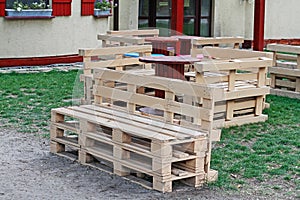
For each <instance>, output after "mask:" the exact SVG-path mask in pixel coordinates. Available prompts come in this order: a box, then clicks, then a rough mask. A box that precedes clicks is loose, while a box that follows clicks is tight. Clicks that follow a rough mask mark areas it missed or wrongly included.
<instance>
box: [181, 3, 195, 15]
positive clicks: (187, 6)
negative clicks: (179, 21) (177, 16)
mask: <svg viewBox="0 0 300 200" xmlns="http://www.w3.org/2000/svg"><path fill="white" fill-rule="evenodd" d="M195 5H196V2H195V0H184V15H185V16H186V15H195V14H196V13H195V12H196V10H195Z"/></svg>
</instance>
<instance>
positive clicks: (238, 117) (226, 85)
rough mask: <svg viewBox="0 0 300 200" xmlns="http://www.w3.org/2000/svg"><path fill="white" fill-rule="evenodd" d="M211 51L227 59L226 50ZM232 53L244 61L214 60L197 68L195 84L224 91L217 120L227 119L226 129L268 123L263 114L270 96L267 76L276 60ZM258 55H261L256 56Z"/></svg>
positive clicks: (239, 52) (210, 49)
mask: <svg viewBox="0 0 300 200" xmlns="http://www.w3.org/2000/svg"><path fill="white" fill-rule="evenodd" d="M205 48H207V47H205ZM207 49H208V51H210V52H213V50H214V49H216V50H217V53H215V55H219V56H220V55H221V57H222V58H223V59H224V58H225V56H224V55H226V51H227V50H226V49H217V48H207ZM208 51H207V52H208ZM230 51H231V52H235V51H236V54H231V55H232V56H236V57H240V58H239V59H227V60H223V59H210V60H207V61H204V62H200V63H197V64H195V72H194V73H195V82H196V83H202V84H207V85H213V86H216V87H219V88H223V89H224V91H225V97H224V99H223V100H222V101H221V102H219V103H218V105H217V106H216V107H215V117H217V118H225V120H226V121H225V124H224V126H225V127H228V126H232V125H242V124H246V123H254V122H259V121H265V120H267V116H266V115H263V114H262V110H263V109H264V108H265V96H266V95H267V94H269V88H268V87H267V83H268V80H267V76H266V72H267V67H268V66H271V65H272V59H270V58H266V57H250V54H251V52H247V53H246V55H247V56H248V58H241V57H242V52H241V50H230ZM221 52H223V53H222V54H221ZM256 55H261V54H260V53H258V52H254V56H256ZM268 57H270V55H268ZM189 74H191V73H190V72H189Z"/></svg>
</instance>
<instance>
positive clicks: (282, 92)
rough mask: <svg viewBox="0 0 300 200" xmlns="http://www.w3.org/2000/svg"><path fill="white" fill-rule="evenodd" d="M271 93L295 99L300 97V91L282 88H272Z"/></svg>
mask: <svg viewBox="0 0 300 200" xmlns="http://www.w3.org/2000/svg"><path fill="white" fill-rule="evenodd" d="M271 94H273V95H277V96H284V97H289V98H294V99H300V93H299V92H293V91H288V90H280V89H273V88H272V89H271Z"/></svg>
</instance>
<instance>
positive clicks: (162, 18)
mask: <svg viewBox="0 0 300 200" xmlns="http://www.w3.org/2000/svg"><path fill="white" fill-rule="evenodd" d="M178 3H179V4H181V5H178ZM176 6H179V8H180V9H183V10H182V12H178V13H177V12H175V14H176V15H177V16H176V17H174V16H173V17H172V9H175V7H176ZM177 9H178V8H177ZM173 15H174V13H173ZM211 16H212V0H139V22H138V25H139V28H145V27H156V28H159V29H160V35H163V36H167V35H170V34H171V33H170V30H171V29H172V27H171V24H172V23H173V24H174V23H180V24H179V26H176V27H182V30H175V31H180V32H182V33H183V34H185V35H196V36H211V21H212V20H211ZM178 19H179V20H178ZM172 20H176V21H174V22H172Z"/></svg>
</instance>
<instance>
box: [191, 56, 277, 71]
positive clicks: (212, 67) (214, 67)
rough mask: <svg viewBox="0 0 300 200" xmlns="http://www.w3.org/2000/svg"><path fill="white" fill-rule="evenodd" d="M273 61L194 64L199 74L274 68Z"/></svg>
mask: <svg viewBox="0 0 300 200" xmlns="http://www.w3.org/2000/svg"><path fill="white" fill-rule="evenodd" d="M272 63H273V60H272V59H268V58H266V59H265V60H259V59H257V60H232V61H230V62H215V61H214V60H211V61H206V62H198V63H195V64H194V67H195V70H196V71H199V72H209V71H217V72H218V71H224V70H234V69H236V70H247V69H249V68H254V67H255V68H261V67H268V66H272Z"/></svg>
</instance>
